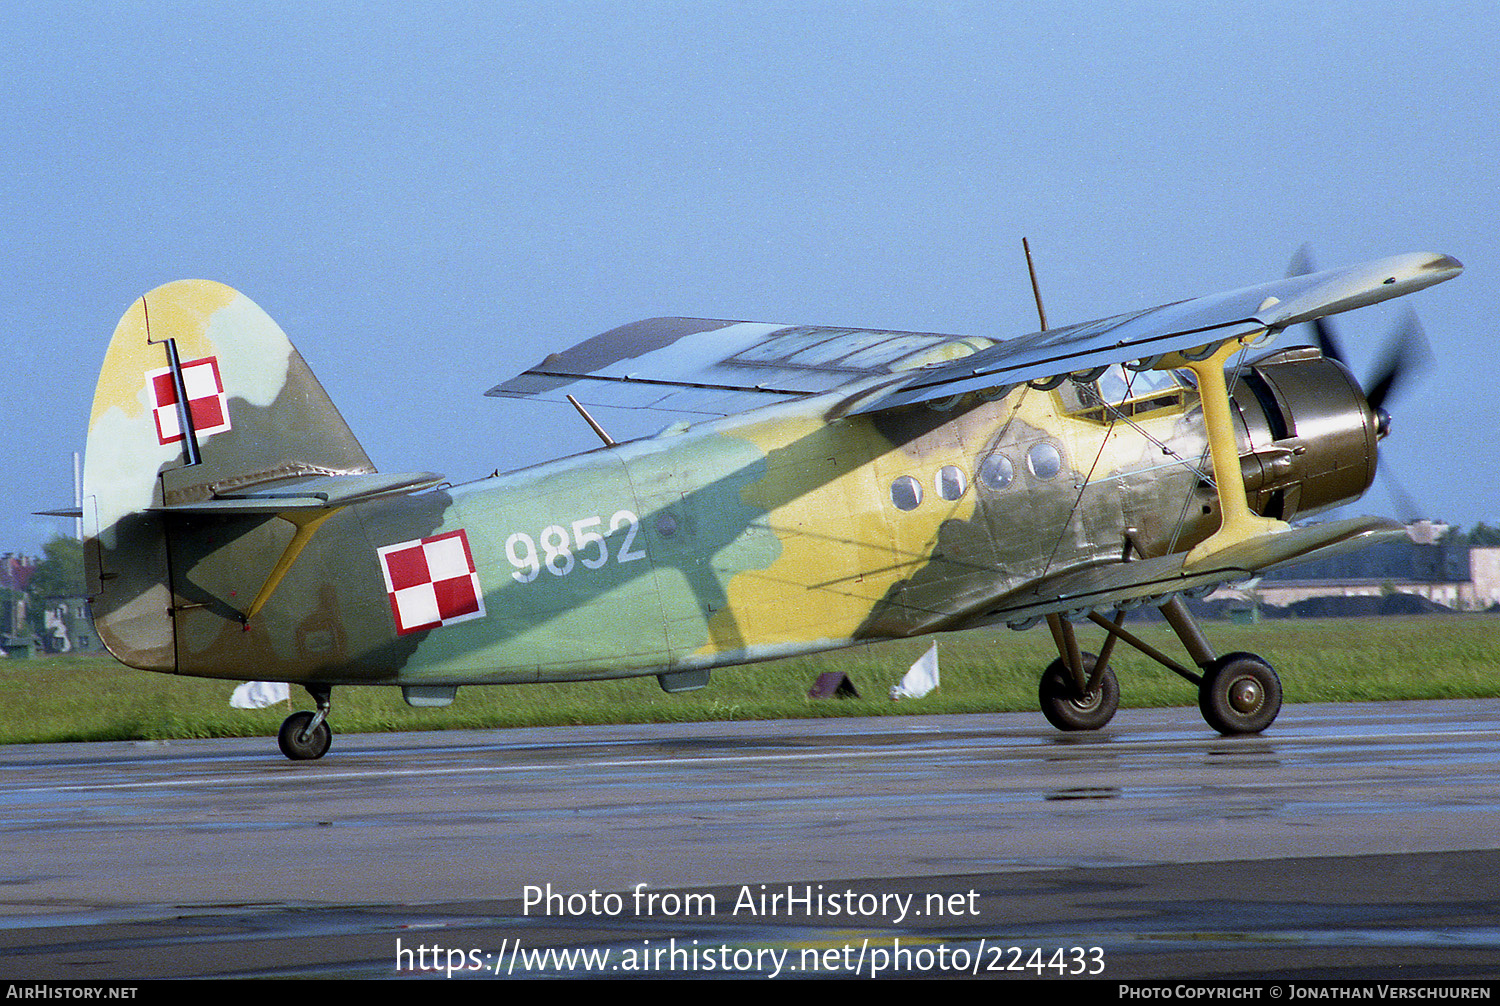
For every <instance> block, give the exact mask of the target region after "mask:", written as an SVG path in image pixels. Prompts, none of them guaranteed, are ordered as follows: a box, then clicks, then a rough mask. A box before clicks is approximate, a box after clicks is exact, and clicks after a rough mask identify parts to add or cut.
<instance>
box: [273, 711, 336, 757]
mask: <svg viewBox="0 0 1500 1006" xmlns="http://www.w3.org/2000/svg"><path fill="white" fill-rule="evenodd" d="M312 719H313V714H312V713H309V712H301V713H292V715H290V716H288V717H287V718H286V720H285V721H284V722H283V723H282V724H281V731H280V732H279V733H278V734H277V735H276V744H277V746H279V747H280V748H281V753H282V754H284V755H286V756H287V757H288V758H290V759H292V761H311V760H312V759H314V758H321V757H323V755H324V754H326V753H327V752H328V746H329V745H330V744H332V743H333V731H332V730H330V729H328V721H327V720H324V721H323V722H321V723H319V724H318V729H316V730H314V731H313V732H312V736H311V737H309V738H307V740H306V741H304V740H302V739H301V738H302V734H303V732H304V731H306V730H307V725H308V724H309V723H311V722H312Z"/></svg>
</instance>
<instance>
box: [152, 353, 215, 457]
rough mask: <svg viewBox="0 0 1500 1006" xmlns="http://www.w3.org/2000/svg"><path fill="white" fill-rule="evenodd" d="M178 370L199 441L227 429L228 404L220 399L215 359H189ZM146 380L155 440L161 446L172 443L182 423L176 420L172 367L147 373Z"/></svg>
mask: <svg viewBox="0 0 1500 1006" xmlns="http://www.w3.org/2000/svg"><path fill="white" fill-rule="evenodd" d="M181 370H182V386H183V390H184V391H185V392H186V393H187V405H188V414H189V416H190V417H191V418H192V424H193V432H194V433H196V434H197V435H198V437H199V438H200V439H201V438H203V437H207V436H210V435H212V434H214V433H222V432H224V431H225V430H227V429H229V403H228V401H226V400H225V397H224V381H223V379H222V378H221V377H220V376H219V361H218V359H216V358H215V357H212V356H208V357H204V358H203V359H201V360H193V361H191V362H190V363H184V364H183V365H182V368H181ZM146 380H147V382H148V383H149V384H150V386H151V397H152V400H153V402H152V405H153V407H152V410H151V411H152V415H154V416H155V417H156V438H157V439H158V440H160V441H161V442H162V444H175V443H177V442H178V441H179V440H181V439H182V423H181V422H180V421H179V420H178V413H177V383H176V382H175V381H174V380H173V378H172V368H171V367H162V368H161V369H160V370H153V371H150V372H148V373H147V374H146Z"/></svg>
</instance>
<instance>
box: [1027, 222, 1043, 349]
mask: <svg viewBox="0 0 1500 1006" xmlns="http://www.w3.org/2000/svg"><path fill="white" fill-rule="evenodd" d="M1021 247H1022V248H1024V249H1026V271H1027V272H1029V273H1031V296H1032V297H1034V298H1035V299H1036V316H1037V318H1038V319H1040V320H1041V323H1042V331H1043V332H1045V331H1047V311H1046V309H1045V308H1043V307H1042V291H1041V289H1040V288H1039V287H1038V286H1037V285H1036V266H1035V265H1033V264H1032V261H1031V244H1030V243H1029V242H1028V241H1027V240H1026V239H1025V238H1022V239H1021Z"/></svg>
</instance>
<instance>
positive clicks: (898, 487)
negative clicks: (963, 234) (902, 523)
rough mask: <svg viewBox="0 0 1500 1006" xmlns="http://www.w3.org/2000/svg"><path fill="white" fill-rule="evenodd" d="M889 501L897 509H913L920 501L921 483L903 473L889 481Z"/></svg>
mask: <svg viewBox="0 0 1500 1006" xmlns="http://www.w3.org/2000/svg"><path fill="white" fill-rule="evenodd" d="M891 502H892V503H894V504H896V509H897V510H915V509H916V508H917V506H918V505H919V504H920V503H921V502H922V483H920V482H918V481H917V480H916V479H914V478H912V477H911V476H910V475H903V476H901V477H900V478H899V479H897V480H896V481H894V482H892V483H891Z"/></svg>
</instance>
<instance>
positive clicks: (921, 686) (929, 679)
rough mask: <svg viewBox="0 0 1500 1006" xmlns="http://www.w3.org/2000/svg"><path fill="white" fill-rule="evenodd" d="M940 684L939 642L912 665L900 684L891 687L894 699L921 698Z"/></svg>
mask: <svg viewBox="0 0 1500 1006" xmlns="http://www.w3.org/2000/svg"><path fill="white" fill-rule="evenodd" d="M937 686H938V656H937V643H933V644H932V648H931V649H930V650H928V651H927V652H926V653H924V654H922V656H921V657H920V658H919V659H918V660H917V662H916V663H915V664H912V665H911V670H909V671H907V672H906V677H904V678H902V679H901V683H900V684H899V685H893V686H892V687H891V698H892V699H920V698H921V697H922V696H924V695H926V694H927V693H928V692H930V691H932V690H933V689H934V688H936V687H937Z"/></svg>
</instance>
